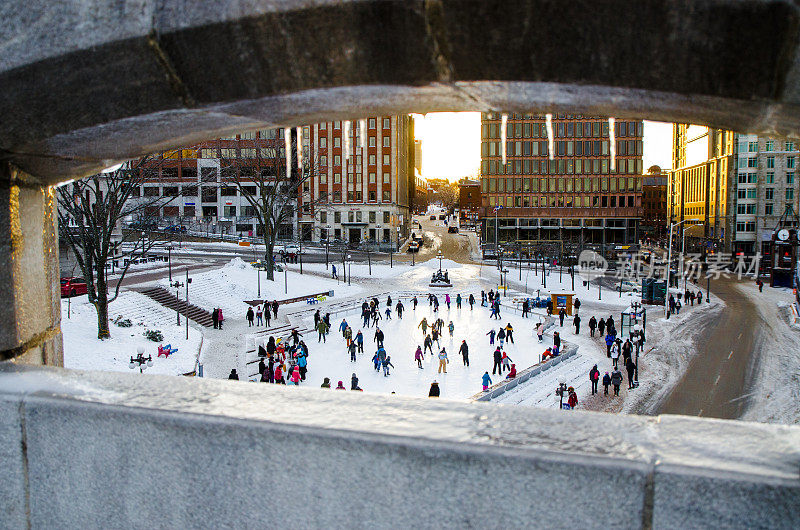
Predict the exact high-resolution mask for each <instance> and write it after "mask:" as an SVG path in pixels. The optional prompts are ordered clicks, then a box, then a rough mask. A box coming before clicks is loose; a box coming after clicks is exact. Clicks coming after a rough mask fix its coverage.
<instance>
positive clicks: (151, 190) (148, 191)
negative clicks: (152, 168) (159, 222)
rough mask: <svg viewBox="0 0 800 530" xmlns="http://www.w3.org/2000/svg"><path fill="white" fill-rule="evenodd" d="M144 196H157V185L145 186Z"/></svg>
mask: <svg viewBox="0 0 800 530" xmlns="http://www.w3.org/2000/svg"><path fill="white" fill-rule="evenodd" d="M144 196H145V197H158V196H159V193H158V186H147V187H145V188H144Z"/></svg>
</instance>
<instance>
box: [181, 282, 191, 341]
mask: <svg viewBox="0 0 800 530" xmlns="http://www.w3.org/2000/svg"><path fill="white" fill-rule="evenodd" d="M190 283H192V279H191V278H189V268H188V267H187V268H186V309H187V311H188V309H189V284H190ZM183 320H185V321H186V340H189V318H188V317H187V318H184V319H183Z"/></svg>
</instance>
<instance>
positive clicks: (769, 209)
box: [764, 202, 772, 215]
mask: <svg viewBox="0 0 800 530" xmlns="http://www.w3.org/2000/svg"><path fill="white" fill-rule="evenodd" d="M764 215H772V203H771V202H768V203H766V204H765V205H764Z"/></svg>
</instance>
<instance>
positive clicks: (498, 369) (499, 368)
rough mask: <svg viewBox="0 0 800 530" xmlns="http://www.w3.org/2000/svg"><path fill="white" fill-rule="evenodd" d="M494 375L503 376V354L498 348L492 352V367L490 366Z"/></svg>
mask: <svg viewBox="0 0 800 530" xmlns="http://www.w3.org/2000/svg"><path fill="white" fill-rule="evenodd" d="M496 373H499V374H500V375H503V352H501V351H500V348H499V347H498V348H496V349H495V350H494V365H492V375H494V374H496Z"/></svg>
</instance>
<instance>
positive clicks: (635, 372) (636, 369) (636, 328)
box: [633, 309, 642, 388]
mask: <svg viewBox="0 0 800 530" xmlns="http://www.w3.org/2000/svg"><path fill="white" fill-rule="evenodd" d="M635 314H636V310H635V309H634V315H635ZM633 332H634V333H635V334H636V341H635V343H634V344H635V346H636V366H635V367H634V369H633V386H634V388H636V387H638V386H639V334H640V333H641V332H642V326H641V325H640V324H638V323H637V324H636V325H635V326H633Z"/></svg>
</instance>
